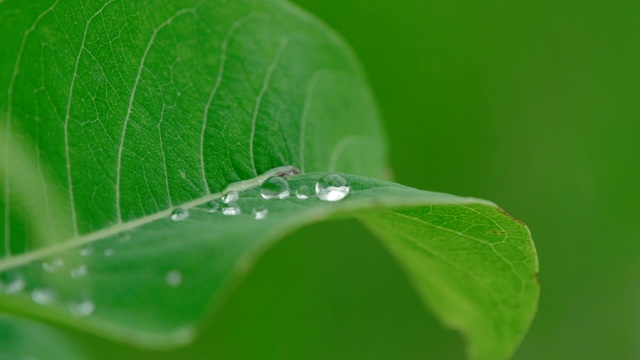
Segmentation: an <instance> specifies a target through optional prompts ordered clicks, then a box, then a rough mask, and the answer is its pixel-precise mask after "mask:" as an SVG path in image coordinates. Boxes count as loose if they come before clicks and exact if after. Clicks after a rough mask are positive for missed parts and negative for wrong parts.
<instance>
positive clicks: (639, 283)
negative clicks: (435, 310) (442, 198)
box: [297, 0, 640, 359]
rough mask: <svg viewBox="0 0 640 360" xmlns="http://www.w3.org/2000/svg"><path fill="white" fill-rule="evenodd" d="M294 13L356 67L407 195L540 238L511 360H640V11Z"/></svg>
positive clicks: (605, 7) (512, 6)
mask: <svg viewBox="0 0 640 360" xmlns="http://www.w3.org/2000/svg"><path fill="white" fill-rule="evenodd" d="M297 2H298V3H299V4H300V5H301V6H302V7H304V8H306V9H308V10H310V11H311V12H312V13H314V14H316V15H317V16H318V17H320V18H321V19H323V20H324V21H325V22H327V23H328V24H329V25H331V26H332V27H333V28H335V29H336V30H337V31H338V32H339V33H340V34H342V35H343V36H344V37H345V38H346V39H347V41H348V42H349V43H350V44H351V45H352V46H353V47H354V48H355V50H356V52H357V53H358V55H359V56H360V58H361V60H362V63H363V65H364V67H365V69H366V71H367V73H368V75H369V77H370V80H371V83H372V85H373V88H374V91H375V93H376V95H377V98H378V101H379V104H380V107H381V110H382V113H383V115H384V118H385V122H386V128H387V130H388V132H389V142H390V147H391V159H392V161H391V163H392V165H393V169H394V172H395V178H396V180H397V181H398V182H399V183H402V184H405V185H409V186H413V187H416V188H420V189H428V190H436V191H443V192H450V193H454V194H459V195H469V196H476V197H482V198H486V199H490V200H493V201H495V202H497V203H498V204H499V205H501V206H502V207H504V208H505V209H506V210H507V211H508V212H510V213H511V214H512V215H514V216H516V217H517V218H519V219H522V220H523V221H524V222H526V223H527V224H528V225H529V227H530V228H531V230H532V232H533V236H534V240H535V243H536V246H537V249H538V253H539V257H540V269H541V273H540V277H541V282H542V293H541V299H540V306H539V310H538V315H537V318H536V320H535V321H534V323H533V326H532V328H531V330H530V332H529V334H528V335H527V337H526V338H525V340H524V342H523V344H522V346H521V348H520V349H519V351H518V352H517V354H516V356H515V358H517V359H604V358H607V359H632V358H634V359H640V236H639V234H640V231H639V230H638V226H639V225H640V209H639V208H638V205H637V204H638V202H639V201H640V190H639V186H640V169H639V166H640V2H638V1H617V0H614V1H577V0H560V1H556V0H554V1H551V0H542V1H535V2H532V1H529V2H525V1H515V2H514V1H502V0H489V1H483V2H470V1H460V0H453V1H447V2H441V1H413V0H404V1H403V0H398V1H382V0H340V1H328V0H298V1H297ZM423 341H429V339H428V338H425V339H423Z"/></svg>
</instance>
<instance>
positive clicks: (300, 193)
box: [296, 185, 311, 200]
mask: <svg viewBox="0 0 640 360" xmlns="http://www.w3.org/2000/svg"><path fill="white" fill-rule="evenodd" d="M310 194H311V191H310V190H309V188H308V187H306V186H304V185H302V186H300V187H299V188H298V190H296V197H297V198H298V199H300V200H306V199H308V198H309V195H310Z"/></svg>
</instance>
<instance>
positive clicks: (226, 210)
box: [222, 203, 242, 216]
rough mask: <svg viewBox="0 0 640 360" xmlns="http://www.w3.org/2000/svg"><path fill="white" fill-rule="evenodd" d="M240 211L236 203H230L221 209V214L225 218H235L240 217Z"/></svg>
mask: <svg viewBox="0 0 640 360" xmlns="http://www.w3.org/2000/svg"><path fill="white" fill-rule="evenodd" d="M241 213H242V211H241V210H240V206H238V204H236V203H231V204H229V205H227V206H225V207H223V208H222V214H223V215H227V216H236V215H240V214H241Z"/></svg>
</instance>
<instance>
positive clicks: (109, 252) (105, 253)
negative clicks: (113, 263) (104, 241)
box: [103, 249, 113, 256]
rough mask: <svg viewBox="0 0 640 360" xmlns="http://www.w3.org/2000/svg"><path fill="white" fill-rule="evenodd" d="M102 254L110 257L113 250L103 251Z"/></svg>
mask: <svg viewBox="0 0 640 360" xmlns="http://www.w3.org/2000/svg"><path fill="white" fill-rule="evenodd" d="M103 254H104V256H112V255H113V249H105V250H104V252H103Z"/></svg>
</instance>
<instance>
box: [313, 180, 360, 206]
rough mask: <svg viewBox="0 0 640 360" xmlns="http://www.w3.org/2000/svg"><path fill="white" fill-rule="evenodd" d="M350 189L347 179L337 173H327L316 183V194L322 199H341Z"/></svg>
mask: <svg viewBox="0 0 640 360" xmlns="http://www.w3.org/2000/svg"><path fill="white" fill-rule="evenodd" d="M350 190H351V188H350V187H349V184H348V183H347V180H345V179H344V178H343V177H342V176H340V175H338V174H329V175H327V176H325V177H323V178H322V179H320V180H319V181H318V182H317V183H316V195H318V198H320V200H323V201H339V200H342V199H344V197H345V196H347V195H348V194H349V191H350Z"/></svg>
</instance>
